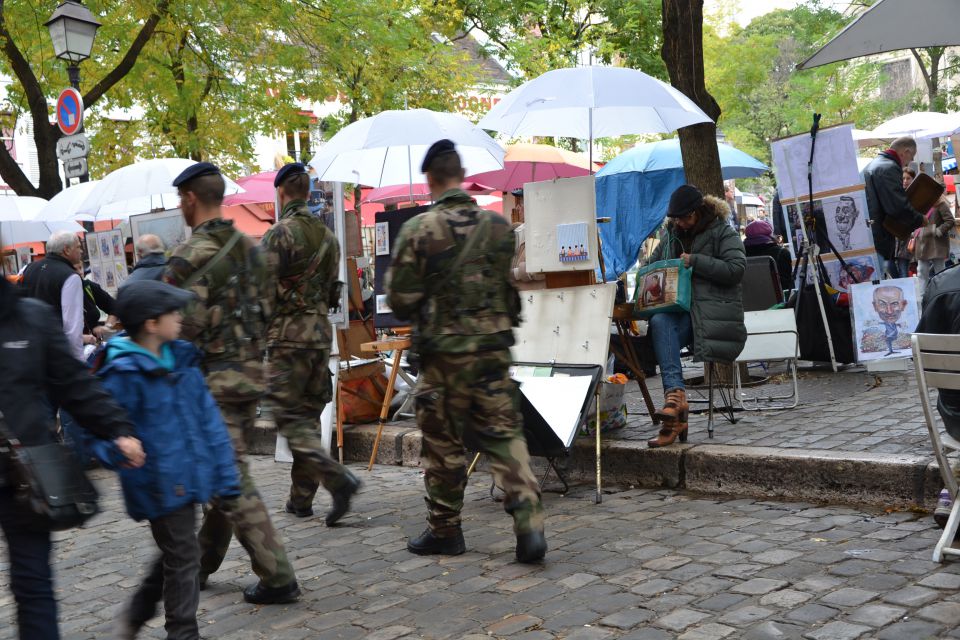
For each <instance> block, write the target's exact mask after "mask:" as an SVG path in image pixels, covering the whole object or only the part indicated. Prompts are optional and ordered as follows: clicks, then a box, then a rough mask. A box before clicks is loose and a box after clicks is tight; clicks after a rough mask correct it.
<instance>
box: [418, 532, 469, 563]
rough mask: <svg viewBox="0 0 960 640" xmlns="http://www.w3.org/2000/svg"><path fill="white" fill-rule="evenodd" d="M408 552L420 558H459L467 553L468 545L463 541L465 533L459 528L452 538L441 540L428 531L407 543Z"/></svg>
mask: <svg viewBox="0 0 960 640" xmlns="http://www.w3.org/2000/svg"><path fill="white" fill-rule="evenodd" d="M407 551H409V552H410V553H415V554H417V555H418V556H433V555H441V556H459V555H460V554H462V553H466V551H467V545H466V543H465V542H464V541H463V531H462V530H461V529H460V528H459V527H458V528H457V531H456V533H454V534H453V535H452V536H448V537H443V538H440V537H438V536H435V535H433V532H432V531H430V529H427V530H426V531H424V532H423V533H421V534H420V535H419V536H417V537H416V538H410V540H408V541H407Z"/></svg>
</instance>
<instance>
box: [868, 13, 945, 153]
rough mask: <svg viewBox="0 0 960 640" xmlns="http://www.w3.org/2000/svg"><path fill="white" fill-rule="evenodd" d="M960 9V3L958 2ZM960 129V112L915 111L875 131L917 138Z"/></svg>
mask: <svg viewBox="0 0 960 640" xmlns="http://www.w3.org/2000/svg"><path fill="white" fill-rule="evenodd" d="M958 9H960V3H958ZM958 130H960V113H939V112H936V111H914V112H913V113H907V114H905V115H902V116H897V117H896V118H893V119H891V120H887V121H886V122H884V123H883V124H881V125H880V126H878V127H877V128H876V129H874V130H873V133H874V135H875V136H876V137H878V138H896V137H898V136H913V137H915V138H942V137H945V136H950V135H953V134H954V133H956V132H957V131H958Z"/></svg>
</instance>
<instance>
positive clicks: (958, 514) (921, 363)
mask: <svg viewBox="0 0 960 640" xmlns="http://www.w3.org/2000/svg"><path fill="white" fill-rule="evenodd" d="M911 341H912V343H913V366H914V368H915V369H916V372H917V389H918V390H919V392H920V406H922V407H923V416H924V418H926V422H927V432H928V433H929V434H930V443H931V444H932V445H933V455H934V457H936V459H937V466H938V467H940V477H941V478H942V479H943V486H944V487H946V489H947V491H948V492H949V493H950V497H951V498H952V499H953V507H952V508H951V509H950V517H949V519H948V520H947V526H946V527H944V529H943V535H941V536H940V540H939V541H938V542H937V546H936V547H934V549H933V561H934V562H941V561H942V560H943V556H945V555H951V556H960V549H957V548H954V547H952V546H951V545H952V544H953V539H954V538H955V537H956V535H957V526H958V525H960V500H958V497H960V496H958V495H957V493H958V491H957V478H956V476H954V474H953V468H952V467H951V466H950V459H949V457H948V456H949V454H951V453H954V454H956V453H958V452H960V441H957V440H955V439H954V438H952V437H951V436H949V435H947V434H941V433H940V428H939V424H938V422H937V418H936V417H935V415H934V411H933V407H932V406H931V404H930V389H929V387H935V388H937V389H950V390H953V391H960V336H956V335H940V334H932V333H915V334H913V337H912V338H911ZM928 385H929V387H928Z"/></svg>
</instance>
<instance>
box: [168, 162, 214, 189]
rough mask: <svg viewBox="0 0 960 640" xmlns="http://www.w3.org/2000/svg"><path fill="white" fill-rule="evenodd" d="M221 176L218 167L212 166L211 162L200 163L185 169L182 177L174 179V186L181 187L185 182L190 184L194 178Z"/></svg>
mask: <svg viewBox="0 0 960 640" xmlns="http://www.w3.org/2000/svg"><path fill="white" fill-rule="evenodd" d="M218 175H220V169H219V168H217V165H215V164H211V163H209V162H198V163H197V164H193V165H190V166H189V167H187V168H186V169H184V170H183V171H182V172H181V173H180V175H178V176H177V177H176V178H174V179H173V186H175V187H179V186H180V185H182V184H183V183H184V182H189V181H190V180H193V179H194V178H199V177H200V176H218Z"/></svg>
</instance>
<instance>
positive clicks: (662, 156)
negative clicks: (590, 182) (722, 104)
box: [597, 138, 769, 180]
mask: <svg viewBox="0 0 960 640" xmlns="http://www.w3.org/2000/svg"><path fill="white" fill-rule="evenodd" d="M717 149H718V150H719V151H720V167H721V169H722V171H723V179H724V180H732V179H734V178H754V177H756V176H759V175H762V174H763V173H764V172H766V171H767V170H768V169H769V167H767V165H765V164H763V163H762V162H760V161H759V160H757V159H756V158H754V157H753V156H751V155H749V154H746V153H744V152H743V151H740V150H739V149H737V148H735V147H731V146H730V145H728V144H717ZM667 169H683V156H682V155H681V154H680V140H679V139H678V138H671V139H669V140H661V141H660V142H648V143H646V144H638V145H637V146H635V147H634V148H632V149H629V150H627V151H624V152H623V153H621V154H620V155H619V156H617V157H616V158H614V159H613V160H611V161H610V162H608V163H607V164H606V165H605V166H604V167H603V169H601V170H600V171H598V172H597V177H598V178H602V177H603V176H612V175H616V174H619V173H628V172H631V171H638V172H640V173H647V172H650V171H664V170H667Z"/></svg>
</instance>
